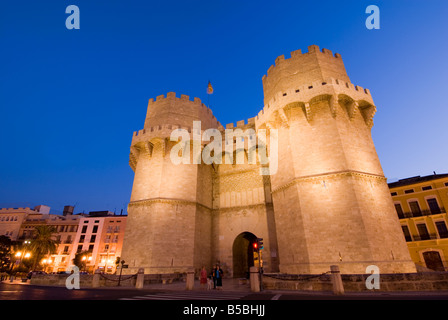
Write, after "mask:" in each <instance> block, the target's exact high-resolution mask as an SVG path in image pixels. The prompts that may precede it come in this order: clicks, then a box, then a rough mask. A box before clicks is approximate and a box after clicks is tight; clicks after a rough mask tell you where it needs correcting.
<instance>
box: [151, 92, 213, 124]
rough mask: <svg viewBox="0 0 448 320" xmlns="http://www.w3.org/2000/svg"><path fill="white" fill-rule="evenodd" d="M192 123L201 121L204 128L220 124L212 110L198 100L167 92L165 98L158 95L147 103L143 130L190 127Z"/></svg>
mask: <svg viewBox="0 0 448 320" xmlns="http://www.w3.org/2000/svg"><path fill="white" fill-rule="evenodd" d="M193 121H201V122H202V123H203V127H204V128H212V127H214V128H218V127H219V126H220V123H219V122H218V120H217V119H216V117H215V116H214V115H213V112H212V110H211V109H210V108H209V107H207V106H206V105H205V104H204V103H202V101H201V99H200V98H197V97H194V98H193V99H191V98H190V96H188V95H185V94H181V95H180V97H177V96H176V93H175V92H168V93H167V94H166V96H164V95H159V96H157V97H156V99H155V100H154V99H153V98H151V99H149V101H148V109H147V114H146V120H145V125H144V128H145V129H149V128H156V127H159V126H166V125H172V126H178V127H184V128H185V127H191V126H192V125H193Z"/></svg>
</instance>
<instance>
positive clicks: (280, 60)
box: [262, 45, 342, 81]
mask: <svg viewBox="0 0 448 320" xmlns="http://www.w3.org/2000/svg"><path fill="white" fill-rule="evenodd" d="M317 53H322V54H324V55H325V56H327V57H331V58H335V59H341V60H342V56H341V55H340V54H339V53H335V54H334V55H333V52H332V51H331V50H329V49H325V48H323V49H322V50H320V49H319V46H317V45H311V46H308V52H304V53H302V50H301V49H298V50H295V51H292V52H291V53H290V58H285V55H280V56H278V57H277V58H276V59H275V61H274V64H273V65H271V66H270V67H269V69H268V71H267V75H263V77H262V79H263V81H264V79H265V78H266V77H267V76H269V74H270V73H272V71H273V70H274V68H275V67H281V66H282V65H283V64H284V63H285V62H292V60H298V59H301V58H303V57H304V56H306V55H311V54H317Z"/></svg>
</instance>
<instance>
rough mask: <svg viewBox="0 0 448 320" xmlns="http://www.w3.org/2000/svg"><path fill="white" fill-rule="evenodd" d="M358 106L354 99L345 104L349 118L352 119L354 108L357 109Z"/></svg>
mask: <svg viewBox="0 0 448 320" xmlns="http://www.w3.org/2000/svg"><path fill="white" fill-rule="evenodd" d="M358 107H359V105H358V102H356V101H354V100H353V101H352V102H350V103H348V104H347V112H348V117H349V118H350V120H352V119H353V118H354V117H355V115H356V110H357V109H358Z"/></svg>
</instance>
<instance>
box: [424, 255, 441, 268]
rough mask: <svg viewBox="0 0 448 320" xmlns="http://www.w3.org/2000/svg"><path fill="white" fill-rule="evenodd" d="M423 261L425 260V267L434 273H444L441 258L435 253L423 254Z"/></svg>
mask: <svg viewBox="0 0 448 320" xmlns="http://www.w3.org/2000/svg"><path fill="white" fill-rule="evenodd" d="M423 259H425V263H426V267H427V268H428V269H432V270H434V271H445V267H444V266H443V262H442V258H441V257H440V254H439V253H438V252H437V251H427V252H424V253H423Z"/></svg>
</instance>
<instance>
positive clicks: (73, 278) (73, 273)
mask: <svg viewBox="0 0 448 320" xmlns="http://www.w3.org/2000/svg"><path fill="white" fill-rule="evenodd" d="M67 273H70V275H69V276H68V277H67V279H65V287H66V288H67V289H69V290H72V289H79V288H80V286H79V268H78V267H77V266H73V267H72V268H71V270H70V271H67Z"/></svg>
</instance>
